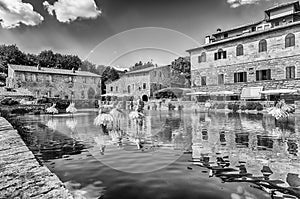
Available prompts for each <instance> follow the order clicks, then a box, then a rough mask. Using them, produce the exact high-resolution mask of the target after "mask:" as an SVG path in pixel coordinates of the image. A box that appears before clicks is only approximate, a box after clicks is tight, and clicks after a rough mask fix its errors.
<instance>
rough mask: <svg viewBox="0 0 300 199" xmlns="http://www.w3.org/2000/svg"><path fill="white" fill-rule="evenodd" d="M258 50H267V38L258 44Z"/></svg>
mask: <svg viewBox="0 0 300 199" xmlns="http://www.w3.org/2000/svg"><path fill="white" fill-rule="evenodd" d="M258 48H259V50H258V52H267V50H268V48H267V41H266V40H265V39H263V40H261V41H260V42H259V44H258Z"/></svg>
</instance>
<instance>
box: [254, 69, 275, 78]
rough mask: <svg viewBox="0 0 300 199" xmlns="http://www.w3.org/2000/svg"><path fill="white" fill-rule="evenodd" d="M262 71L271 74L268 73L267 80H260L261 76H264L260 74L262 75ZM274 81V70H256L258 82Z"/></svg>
mask: <svg viewBox="0 0 300 199" xmlns="http://www.w3.org/2000/svg"><path fill="white" fill-rule="evenodd" d="M262 71H269V73H268V72H267V73H266V77H267V78H266V79H264V78H259V77H260V76H262V74H261V75H260V74H258V73H259V72H261V73H262ZM270 80H272V70H271V69H263V70H256V81H270Z"/></svg>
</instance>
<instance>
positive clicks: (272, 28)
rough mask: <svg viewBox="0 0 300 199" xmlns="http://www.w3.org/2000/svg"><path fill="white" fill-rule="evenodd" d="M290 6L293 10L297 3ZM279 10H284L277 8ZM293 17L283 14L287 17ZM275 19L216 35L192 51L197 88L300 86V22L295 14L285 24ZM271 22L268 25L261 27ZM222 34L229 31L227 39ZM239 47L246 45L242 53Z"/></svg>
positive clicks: (194, 84)
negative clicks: (263, 44) (278, 22)
mask: <svg viewBox="0 0 300 199" xmlns="http://www.w3.org/2000/svg"><path fill="white" fill-rule="evenodd" d="M296 4H298V3H296ZM289 6H291V7H290V8H291V9H293V6H294V4H291V5H287V7H289ZM280 8H281V7H280ZM278 9H279V8H278ZM279 10H280V9H279ZM285 10H286V8H285ZM266 13H267V14H266V15H267V17H268V16H273V15H272V10H271V11H270V10H268V11H266ZM276 13H277V14H278V13H280V12H278V10H276ZM283 13H284V10H283ZM290 17H291V16H290V15H289V16H285V15H283V14H281V15H280V18H283V19H284V20H287V19H289V18H290ZM274 20H275V19H272V17H271V18H267V19H266V20H265V21H263V22H261V23H256V24H252V27H251V26H250V25H246V26H244V27H239V28H237V29H231V30H229V31H228V32H227V33H226V31H223V32H220V33H218V34H214V36H213V37H214V41H212V40H209V41H207V43H206V44H205V45H203V46H201V47H199V48H196V49H191V50H188V52H189V53H190V57H191V68H192V87H193V89H194V90H195V91H208V92H213V91H222V90H229V91H234V92H237V93H241V91H242V89H243V88H244V87H253V86H254V87H255V86H263V87H264V90H270V89H284V88H290V89H298V88H300V81H299V79H300V65H299V64H300V45H299V41H300V22H299V21H298V19H296V18H293V17H292V21H289V23H284V24H277V23H275V22H274ZM276 20H278V19H277V18H276ZM276 20H275V21H276ZM267 23H268V24H269V25H268V28H266V29H262V30H258V29H257V28H258V27H260V26H262V25H263V24H267ZM275 24H276V25H275ZM253 27H254V28H253ZM243 28H244V31H243ZM249 28H250V29H252V30H253V31H252V32H251V31H250V30H248V29H249ZM245 30H246V32H245ZM238 33H239V34H238ZM222 34H226V38H224V37H223V38H222V37H221V36H220V35H222ZM289 38H291V39H289ZM292 40H293V41H292ZM262 42H266V46H265V49H262V48H263V47H262V46H261V45H262ZM289 44H290V45H289ZM238 47H242V50H241V54H239V53H238ZM242 76H243V77H242Z"/></svg>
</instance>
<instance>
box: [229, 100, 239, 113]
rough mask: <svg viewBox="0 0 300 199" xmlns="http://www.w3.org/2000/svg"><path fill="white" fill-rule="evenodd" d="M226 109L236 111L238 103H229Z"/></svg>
mask: <svg viewBox="0 0 300 199" xmlns="http://www.w3.org/2000/svg"><path fill="white" fill-rule="evenodd" d="M228 109H229V110H232V111H233V112H237V111H238V110H239V109H240V105H239V103H236V102H235V103H229V104H228Z"/></svg>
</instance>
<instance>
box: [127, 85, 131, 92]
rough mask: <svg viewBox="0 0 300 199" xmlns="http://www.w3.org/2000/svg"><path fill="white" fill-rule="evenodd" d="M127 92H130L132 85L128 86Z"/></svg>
mask: <svg viewBox="0 0 300 199" xmlns="http://www.w3.org/2000/svg"><path fill="white" fill-rule="evenodd" d="M127 92H128V93H130V85H128V86H127Z"/></svg>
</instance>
